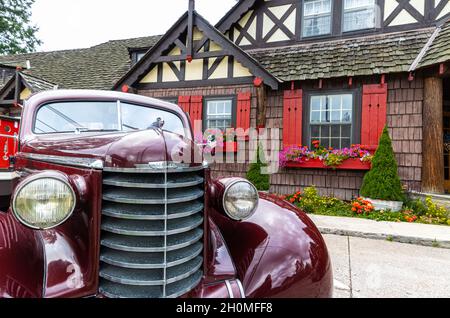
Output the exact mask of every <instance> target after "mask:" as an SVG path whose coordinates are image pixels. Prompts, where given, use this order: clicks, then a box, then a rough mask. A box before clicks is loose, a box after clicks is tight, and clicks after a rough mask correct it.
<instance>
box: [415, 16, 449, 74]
mask: <svg viewBox="0 0 450 318" xmlns="http://www.w3.org/2000/svg"><path fill="white" fill-rule="evenodd" d="M438 32H439V33H438V34H437V36H436V38H435V39H434V41H433V42H432V43H431V45H430V47H429V48H428V50H427V52H426V53H425V55H424V57H423V58H422V60H421V61H420V63H419V64H418V66H417V68H421V67H427V66H431V65H435V64H440V63H444V62H447V61H449V60H450V21H448V22H447V23H445V24H444V25H443V26H442V27H441V29H440V30H438Z"/></svg>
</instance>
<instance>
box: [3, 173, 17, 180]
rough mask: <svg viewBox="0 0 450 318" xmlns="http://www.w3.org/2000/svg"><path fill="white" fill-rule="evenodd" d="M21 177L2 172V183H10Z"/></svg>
mask: <svg viewBox="0 0 450 318" xmlns="http://www.w3.org/2000/svg"><path fill="white" fill-rule="evenodd" d="M19 177H20V176H19V174H18V173H17V172H0V181H10V180H14V179H17V178H19Z"/></svg>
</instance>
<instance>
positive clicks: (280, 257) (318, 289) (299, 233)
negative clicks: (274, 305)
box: [213, 193, 333, 298]
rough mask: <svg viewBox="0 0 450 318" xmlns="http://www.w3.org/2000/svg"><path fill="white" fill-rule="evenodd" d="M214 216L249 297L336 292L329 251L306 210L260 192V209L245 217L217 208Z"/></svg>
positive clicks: (309, 295) (328, 295)
mask: <svg viewBox="0 0 450 318" xmlns="http://www.w3.org/2000/svg"><path fill="white" fill-rule="evenodd" d="M213 215H214V221H215V223H216V224H217V225H218V226H219V228H220V230H221V232H222V235H223V237H224V239H225V241H226V243H227V246H228V249H229V251H230V254H231V255H232V257H233V261H234V263H235V266H236V269H237V275H238V278H239V279H240V280H241V281H242V283H243V287H244V290H245V294H246V296H247V297H251V298H254V297H256V298H266V297H289V298H301V297H331V296H332V291H333V275H332V267H331V262H330V258H329V254H328V250H327V247H326V244H325V241H324V239H323V237H322V235H321V234H320V232H319V230H318V229H317V227H316V226H315V225H314V224H313V222H312V221H311V220H310V219H309V217H308V216H307V215H306V214H305V213H304V212H302V211H300V210H299V209H297V208H296V207H294V206H293V205H291V204H290V203H288V202H286V201H284V200H280V199H279V198H278V197H276V196H273V195H270V194H265V193H260V200H259V204H258V208H257V210H256V212H255V213H254V214H253V215H252V216H251V217H250V218H249V219H247V220H245V221H242V222H236V221H233V220H231V219H230V218H228V217H227V216H225V215H224V214H223V213H221V212H217V211H216V212H215V213H214V214H213Z"/></svg>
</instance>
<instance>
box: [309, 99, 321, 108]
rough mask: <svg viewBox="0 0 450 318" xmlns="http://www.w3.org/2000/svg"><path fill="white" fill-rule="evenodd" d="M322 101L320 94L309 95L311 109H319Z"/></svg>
mask: <svg viewBox="0 0 450 318" xmlns="http://www.w3.org/2000/svg"><path fill="white" fill-rule="evenodd" d="M321 103H322V96H313V97H311V110H320V107H321Z"/></svg>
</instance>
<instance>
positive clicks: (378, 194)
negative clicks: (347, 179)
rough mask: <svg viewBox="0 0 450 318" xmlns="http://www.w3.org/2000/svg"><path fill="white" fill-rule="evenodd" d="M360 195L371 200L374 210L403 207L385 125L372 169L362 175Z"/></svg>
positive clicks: (399, 183) (400, 187)
mask: <svg viewBox="0 0 450 318" xmlns="http://www.w3.org/2000/svg"><path fill="white" fill-rule="evenodd" d="M361 195H362V196H363V197H364V199H365V200H367V201H369V202H371V203H372V204H373V205H374V207H375V209H376V210H391V211H395V212H397V211H400V210H401V209H402V207H403V201H404V200H405V194H404V192H403V188H402V184H401V182H400V178H399V176H398V167H397V161H396V159H395V155H394V150H393V149H392V141H391V138H390V137H389V132H388V130H387V128H386V127H385V128H384V130H383V134H382V135H381V138H380V143H379V146H378V149H377V151H376V152H375V156H374V157H373V159H372V169H371V170H370V171H369V172H367V173H366V175H365V177H364V180H363V184H362V187H361Z"/></svg>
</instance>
